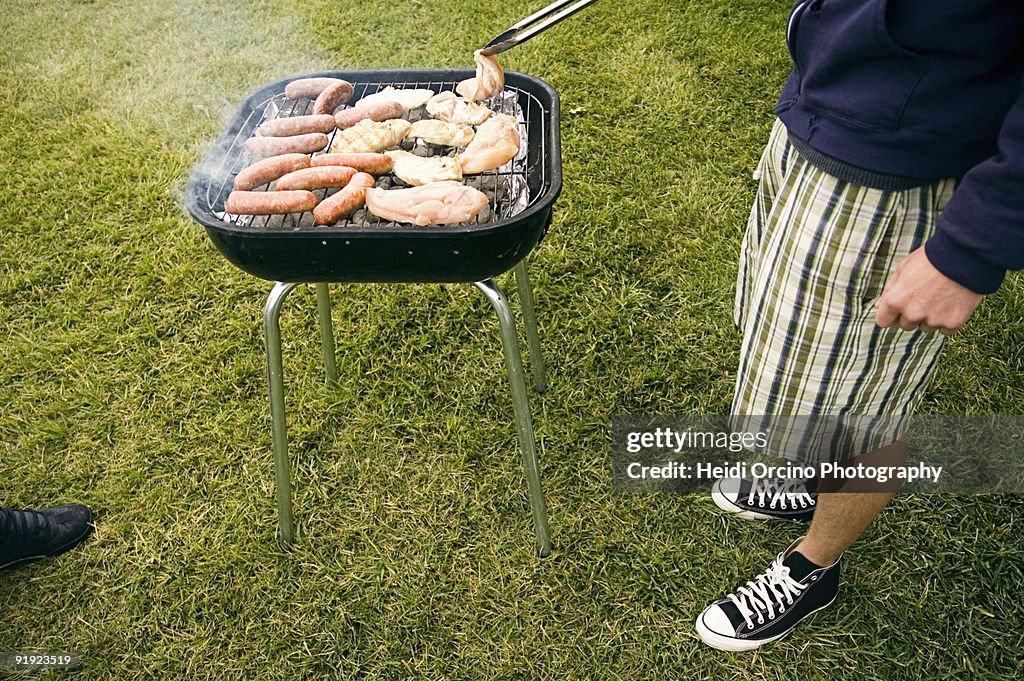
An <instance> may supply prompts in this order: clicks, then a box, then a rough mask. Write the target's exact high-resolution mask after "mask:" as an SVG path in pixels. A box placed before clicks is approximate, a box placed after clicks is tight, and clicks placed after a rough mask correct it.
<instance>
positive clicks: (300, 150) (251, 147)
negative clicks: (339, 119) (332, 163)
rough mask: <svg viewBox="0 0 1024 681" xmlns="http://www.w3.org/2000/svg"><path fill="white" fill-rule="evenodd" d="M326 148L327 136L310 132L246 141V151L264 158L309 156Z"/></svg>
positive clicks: (251, 138)
mask: <svg viewBox="0 0 1024 681" xmlns="http://www.w3.org/2000/svg"><path fill="white" fill-rule="evenodd" d="M326 146H327V135H325V134H324V133H322V132H308V133H306V134H305V135H290V136H288V137H250V138H249V139H247V140H245V148H246V150H247V151H248V152H249V153H250V154H252V155H254V156H260V157H263V158H266V157H267V156H279V155H280V154H292V153H297V154H309V153H312V152H314V151H320V150H321V149H323V148H324V147H326Z"/></svg>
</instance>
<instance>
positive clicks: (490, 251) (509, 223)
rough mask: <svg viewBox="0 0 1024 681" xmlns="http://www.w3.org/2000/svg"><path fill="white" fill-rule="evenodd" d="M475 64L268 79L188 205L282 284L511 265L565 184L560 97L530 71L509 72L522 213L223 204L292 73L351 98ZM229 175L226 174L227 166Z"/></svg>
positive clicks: (193, 183)
mask: <svg viewBox="0 0 1024 681" xmlns="http://www.w3.org/2000/svg"><path fill="white" fill-rule="evenodd" d="M473 74H474V71H471V70H462V69H456V70H446V69H431V70H405V69H403V70H390V71H320V72H316V73H309V74H302V75H296V76H292V77H290V78H286V79H283V80H280V81H277V82H275V83H271V84H269V85H266V86H264V87H262V88H260V89H259V90H257V91H256V92H254V93H252V94H251V95H250V96H249V97H248V98H247V99H246V100H245V101H244V102H242V104H241V106H240V107H239V109H238V111H237V112H236V114H235V116H234V118H233V119H232V121H231V123H230V124H229V126H228V128H227V130H225V131H224V133H223V134H222V135H221V136H220V138H219V139H218V140H217V142H216V143H215V144H214V145H213V147H212V149H211V150H210V151H209V152H208V153H207V155H206V157H205V158H204V159H203V161H202V162H200V163H199V165H198V166H197V167H196V169H195V170H194V172H193V174H192V177H191V179H190V180H189V182H188V185H187V187H186V191H185V207H186V209H187V211H188V213H189V214H190V215H191V216H192V218H193V219H195V220H196V221H197V222H199V223H200V224H201V225H203V226H204V227H205V228H206V232H207V234H209V236H210V239H212V240H213V243H214V244H215V245H216V246H217V248H218V249H219V250H220V252H221V253H223V254H224V256H225V257H226V258H227V259H228V260H230V261H231V262H232V263H234V264H235V265H236V266H238V267H239V268H241V269H242V270H244V271H246V272H248V273H250V274H252V275H255V276H257V277H260V278H262V279H267V280H270V281H283V282H345V281H353V282H359V281H361V282H473V281H481V280H484V279H488V278H490V277H493V276H496V275H498V274H501V273H502V272H505V271H507V270H509V269H511V268H512V267H513V266H515V265H516V264H517V263H518V262H519V261H520V260H522V259H523V258H524V257H526V255H527V254H528V253H529V252H530V251H531V250H532V249H533V247H534V246H536V245H537V243H538V242H539V241H540V239H541V238H542V237H543V235H544V232H545V231H546V229H547V226H548V225H549V224H550V221H551V209H552V205H553V203H554V201H555V199H556V198H557V197H558V194H559V192H560V191H561V188H562V173H561V146H560V139H559V127H558V126H559V102H558V94H557V93H556V92H555V90H554V89H553V88H552V87H551V86H550V85H548V84H547V83H545V82H544V81H542V80H540V79H539V78H535V77H533V76H529V75H526V74H522V73H517V72H514V71H509V72H507V73H506V74H505V84H506V89H507V90H510V91H512V92H515V93H516V97H517V100H518V102H519V104H520V106H521V108H522V111H523V114H524V116H525V118H526V128H527V155H526V182H527V186H528V188H529V194H528V195H529V204H528V205H527V207H526V208H525V209H523V210H522V211H521V212H520V213H518V214H516V215H513V216H512V217H508V218H505V219H500V220H495V221H492V222H485V223H481V224H464V225H452V226H444V225H437V226H429V227H413V226H408V225H393V224H390V225H388V224H385V225H380V226H354V227H346V226H342V225H335V226H329V227H309V228H303V229H298V230H296V229H269V228H261V227H251V226H239V225H235V224H233V223H231V222H228V221H226V220H224V219H221V217H220V216H218V214H217V213H219V212H222V211H223V206H224V201H225V200H226V199H227V195H228V194H229V193H230V189H231V182H230V179H231V178H233V176H234V174H236V173H237V172H238V170H240V169H241V167H242V166H243V165H245V164H246V163H247V161H246V160H245V159H244V158H243V156H244V152H243V151H242V146H241V144H240V141H241V140H244V139H245V138H247V137H249V136H250V135H252V133H253V131H254V130H255V128H256V126H257V124H258V123H259V121H260V118H261V117H262V111H261V107H265V106H266V105H267V102H268V100H270V99H272V98H273V97H274V96H275V95H279V94H280V93H282V92H283V91H284V87H285V84H286V83H288V82H289V81H291V80H294V79H295V78H302V77H309V76H332V77H336V78H344V79H345V80H348V81H349V82H351V83H353V85H355V95H354V97H353V102H354V101H356V100H358V98H359V97H361V96H363V95H364V94H372V93H373V92H376V91H377V90H378V89H380V88H381V87H383V86H384V85H385V84H401V85H402V86H404V87H414V86H418V87H429V88H430V89H433V90H435V91H442V90H451V89H453V88H454V85H455V83H457V82H459V81H461V80H464V79H466V78H470V77H472V76H473ZM225 172H228V173H230V176H229V177H228V181H225V175H224V173H225Z"/></svg>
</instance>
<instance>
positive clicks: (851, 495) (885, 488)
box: [796, 440, 907, 566]
mask: <svg viewBox="0 0 1024 681" xmlns="http://www.w3.org/2000/svg"><path fill="white" fill-rule="evenodd" d="M906 459H907V442H906V440H898V441H896V442H894V443H893V444H891V445H889V446H888V447H882V448H881V449H877V450H875V451H873V452H871V453H869V454H865V455H864V456H859V457H857V458H856V459H855V460H854V462H853V463H854V465H856V464H861V463H862V464H864V465H865V466H900V465H903V464H904V463H906ZM830 482H831V481H828V480H826V481H823V485H824V487H825V488H824V489H822V490H821V491H820V492H819V494H818V502H817V507H816V508H815V510H814V519H813V520H812V521H811V527H810V529H809V530H808V531H807V536H806V537H804V539H803V541H801V542H800V544H799V545H798V546H797V549H796V550H797V551H799V552H800V553H801V554H803V556H804V557H805V558H807V560H809V561H811V562H812V563H814V564H816V565H819V566H824V565H832V564H833V563H835V562H836V561H837V560H839V557H840V556H841V555H843V552H844V551H846V549H848V548H850V547H851V546H853V543H854V542H855V541H857V539H859V538H860V536H861V535H862V534H864V531H865V530H866V529H867V528H868V526H869V525H870V524H871V522H872V521H873V520H874V519H875V518H876V517H877V516H878V514H879V513H881V512H882V509H883V508H885V506H886V504H888V503H889V501H890V500H891V499H892V498H893V496H894V495H895V494H896V491H897V490H898V489H899V486H900V485H899V482H898V481H895V480H894V481H892V482H888V483H883V484H878V485H876V484H874V483H872V485H871V487H874V488H877V489H878V491H870V492H867V491H864V492H862V491H856V492H844V491H842V489H843V486H840V485H832V484H830ZM852 484H853V485H854V486H856V487H857V488H863V487H864V481H853V483H852ZM830 488H831V489H838V490H839V491H826V490H828V489H830Z"/></svg>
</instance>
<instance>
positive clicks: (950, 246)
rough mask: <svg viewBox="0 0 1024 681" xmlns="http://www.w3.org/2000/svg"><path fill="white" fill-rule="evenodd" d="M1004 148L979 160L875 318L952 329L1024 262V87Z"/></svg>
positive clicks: (898, 274)
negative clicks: (987, 157)
mask: <svg viewBox="0 0 1024 681" xmlns="http://www.w3.org/2000/svg"><path fill="white" fill-rule="evenodd" d="M998 147H999V153H997V154H996V155H995V156H993V157H991V158H989V159H986V160H985V161H984V162H982V163H980V164H978V165H977V166H975V167H974V168H972V169H971V170H970V171H969V172H968V173H967V174H966V175H964V178H963V180H962V181H961V183H960V185H959V186H958V187H957V188H956V191H954V192H953V197H952V198H951V199H950V201H949V205H947V206H946V208H945V210H943V211H942V214H941V215H940V216H939V222H938V226H937V229H936V233H935V234H934V235H933V236H932V237H931V238H930V239H928V241H927V242H925V245H924V246H923V247H922V248H919V249H917V250H915V251H913V252H912V253H911V254H910V255H908V256H907V257H906V258H905V259H904V260H903V262H901V263H900V264H899V266H898V267H897V268H896V271H895V272H894V273H893V275H892V276H891V277H890V278H889V281H887V282H886V285H885V289H884V290H883V291H882V296H881V298H880V299H879V301H878V303H877V307H878V313H877V315H876V317H875V321H876V322H877V323H878V325H879V326H882V327H887V326H890V325H892V324H894V323H898V324H899V326H900V328H902V329H904V330H907V331H910V330H912V329H915V328H918V327H920V328H921V329H922V330H924V331H931V330H936V329H937V330H940V331H942V332H943V333H945V334H947V335H949V334H951V333H954V332H955V331H956V330H957V329H959V328H960V327H961V326H963V324H964V323H965V322H966V321H967V319H968V317H970V316H971V313H972V312H974V309H975V308H976V307H977V306H978V304H979V303H980V302H981V300H982V298H983V297H984V295H985V294H988V293H992V292H994V291H995V290H996V289H998V288H999V286H1000V284H1001V283H1002V281H1003V277H1005V275H1006V272H1007V270H1019V269H1022V268H1024V93H1022V95H1021V96H1020V97H1019V98H1018V99H1017V101H1016V103H1015V104H1014V105H1013V106H1012V107H1011V108H1010V110H1009V112H1007V115H1006V118H1005V119H1004V121H1003V125H1002V127H1001V129H1000V131H999V138H998Z"/></svg>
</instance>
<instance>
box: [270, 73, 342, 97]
mask: <svg viewBox="0 0 1024 681" xmlns="http://www.w3.org/2000/svg"><path fill="white" fill-rule="evenodd" d="M347 82H348V81H345V80H342V79H341V78H298V79H296V80H293V81H292V82H290V83H288V84H287V85H285V86H284V96H285V97H287V98H288V99H302V98H303V97H310V98H313V97H318V96H319V95H320V93H321V92H323V91H324V90H326V89H327V86H329V85H334V84H336V83H347ZM351 85H352V83H349V86H351Z"/></svg>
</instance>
